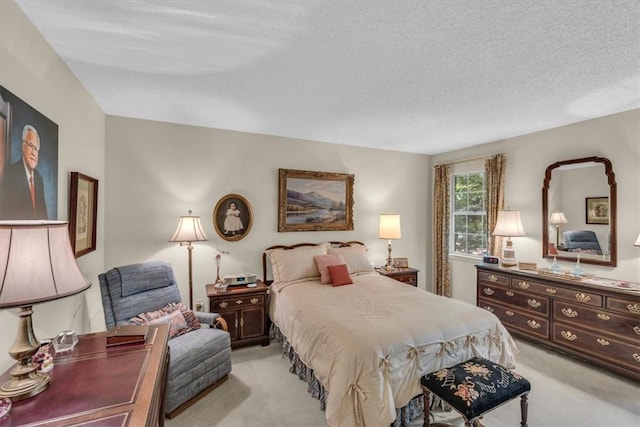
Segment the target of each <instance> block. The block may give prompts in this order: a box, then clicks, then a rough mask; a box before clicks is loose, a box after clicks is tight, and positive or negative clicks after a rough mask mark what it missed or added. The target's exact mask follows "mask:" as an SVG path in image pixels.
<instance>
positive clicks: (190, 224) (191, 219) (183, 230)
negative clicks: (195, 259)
mask: <svg viewBox="0 0 640 427" xmlns="http://www.w3.org/2000/svg"><path fill="white" fill-rule="evenodd" d="M206 240H207V235H206V234H204V230H203V229H202V224H201V223H200V217H199V216H195V215H191V211H189V215H184V216H181V217H180V221H179V222H178V228H176V232H175V233H173V236H172V237H171V239H169V241H170V242H178V243H180V246H187V251H188V252H189V308H191V309H192V308H193V269H192V257H191V252H192V251H193V245H192V244H191V243H192V242H204V241H206Z"/></svg>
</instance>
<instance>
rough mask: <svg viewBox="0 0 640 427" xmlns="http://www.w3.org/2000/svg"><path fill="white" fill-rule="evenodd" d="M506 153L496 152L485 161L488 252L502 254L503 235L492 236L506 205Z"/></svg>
mask: <svg viewBox="0 0 640 427" xmlns="http://www.w3.org/2000/svg"><path fill="white" fill-rule="evenodd" d="M505 161H506V159H505V157H504V154H495V155H493V156H491V157H490V158H488V159H486V160H485V161H484V179H485V188H486V191H487V197H486V202H487V231H488V238H487V243H488V248H487V249H488V254H489V255H493V256H500V249H501V248H502V237H500V236H492V235H491V232H492V231H493V229H494V228H495V226H496V221H497V220H498V211H499V210H500V209H502V208H503V207H504V168H505Z"/></svg>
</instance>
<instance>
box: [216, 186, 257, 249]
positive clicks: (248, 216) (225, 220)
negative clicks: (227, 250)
mask: <svg viewBox="0 0 640 427" xmlns="http://www.w3.org/2000/svg"><path fill="white" fill-rule="evenodd" d="M212 220H213V227H214V228H215V229H216V233H218V236H220V237H221V238H223V239H224V240H227V241H229V242H233V241H236V240H242V239H243V238H244V237H245V236H246V235H247V234H249V231H251V226H252V225H253V209H252V208H251V204H250V203H249V201H248V200H247V199H245V198H244V197H242V196H241V195H239V194H227V195H226V196H224V197H222V198H221V199H220V200H218V203H216V207H215V208H213V215H212Z"/></svg>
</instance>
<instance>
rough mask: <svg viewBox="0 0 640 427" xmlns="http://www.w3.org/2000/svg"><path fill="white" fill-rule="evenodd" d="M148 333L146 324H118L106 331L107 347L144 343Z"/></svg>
mask: <svg viewBox="0 0 640 427" xmlns="http://www.w3.org/2000/svg"><path fill="white" fill-rule="evenodd" d="M148 333H149V326H147V325H120V326H116V327H115V328H113V329H110V330H108V331H107V347H113V346H116V345H124V344H137V343H144V342H145V340H146V339H147V334H148Z"/></svg>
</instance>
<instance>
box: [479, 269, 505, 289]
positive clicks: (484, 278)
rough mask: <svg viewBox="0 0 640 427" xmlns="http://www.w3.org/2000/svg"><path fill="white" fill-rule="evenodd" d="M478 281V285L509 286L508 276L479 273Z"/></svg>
mask: <svg viewBox="0 0 640 427" xmlns="http://www.w3.org/2000/svg"><path fill="white" fill-rule="evenodd" d="M478 281H479V282H480V283H489V284H493V285H502V286H509V276H507V275H505V274H500V273H493V272H489V271H479V272H478Z"/></svg>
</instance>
